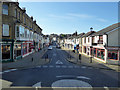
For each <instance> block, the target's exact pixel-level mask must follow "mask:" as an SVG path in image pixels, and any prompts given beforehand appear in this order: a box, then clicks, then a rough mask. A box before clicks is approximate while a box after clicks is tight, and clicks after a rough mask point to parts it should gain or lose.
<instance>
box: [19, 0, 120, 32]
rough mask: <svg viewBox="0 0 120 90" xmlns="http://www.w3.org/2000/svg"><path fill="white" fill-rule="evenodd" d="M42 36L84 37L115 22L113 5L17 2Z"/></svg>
mask: <svg viewBox="0 0 120 90" xmlns="http://www.w3.org/2000/svg"><path fill="white" fill-rule="evenodd" d="M19 5H20V7H21V8H22V7H25V8H26V13H27V14H28V15H29V16H33V18H34V20H36V22H37V24H38V25H39V26H40V27H41V28H42V29H43V31H42V33H43V34H53V33H54V34H61V33H63V34H72V33H74V32H75V31H77V32H78V34H80V33H82V32H84V33H87V32H89V31H90V28H91V27H92V28H93V30H94V31H99V30H101V29H103V28H105V27H107V26H109V25H112V24H114V23H117V22H118V3H117V2H20V3H19Z"/></svg>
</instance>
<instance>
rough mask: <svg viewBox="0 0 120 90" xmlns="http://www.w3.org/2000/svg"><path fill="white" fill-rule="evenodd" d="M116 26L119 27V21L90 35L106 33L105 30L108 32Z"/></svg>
mask: <svg viewBox="0 0 120 90" xmlns="http://www.w3.org/2000/svg"><path fill="white" fill-rule="evenodd" d="M118 27H120V22H119V23H115V24H112V25H110V26H108V27H106V28H104V29H102V30H100V31H98V32H96V33H94V34H93V35H92V36H97V35H104V34H107V32H110V31H112V30H114V29H117V28H118Z"/></svg>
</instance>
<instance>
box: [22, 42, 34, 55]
mask: <svg viewBox="0 0 120 90" xmlns="http://www.w3.org/2000/svg"><path fill="white" fill-rule="evenodd" d="M31 45H33V43H32V42H28V41H26V42H23V43H22V55H23V56H22V57H25V56H27V55H29V54H31V53H32V49H33V48H31Z"/></svg>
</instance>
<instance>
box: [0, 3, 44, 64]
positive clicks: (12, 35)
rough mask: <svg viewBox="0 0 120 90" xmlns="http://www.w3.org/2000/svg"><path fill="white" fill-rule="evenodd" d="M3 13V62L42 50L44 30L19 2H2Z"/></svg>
mask: <svg viewBox="0 0 120 90" xmlns="http://www.w3.org/2000/svg"><path fill="white" fill-rule="evenodd" d="M0 4H1V7H0V9H1V10H2V12H1V13H0V14H1V15H2V20H1V21H2V24H1V27H2V29H1V31H2V33H1V34H2V39H1V40H2V43H1V51H2V60H1V61H3V62H5V61H14V60H15V59H19V58H22V57H25V56H27V55H29V54H31V53H33V52H34V51H37V49H38V48H40V47H39V46H40V45H39V44H40V38H39V37H40V35H41V32H42V29H41V28H40V27H39V26H38V25H37V24H36V21H33V17H29V16H28V15H27V14H26V10H25V8H22V9H21V8H20V7H19V3H18V2H0Z"/></svg>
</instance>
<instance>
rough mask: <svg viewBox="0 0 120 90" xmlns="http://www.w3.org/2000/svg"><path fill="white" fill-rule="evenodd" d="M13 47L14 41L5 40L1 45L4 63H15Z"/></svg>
mask: <svg viewBox="0 0 120 90" xmlns="http://www.w3.org/2000/svg"><path fill="white" fill-rule="evenodd" d="M13 47H14V40H7V39H6V40H4V41H2V44H1V51H2V60H1V61H2V62H12V61H13Z"/></svg>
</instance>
